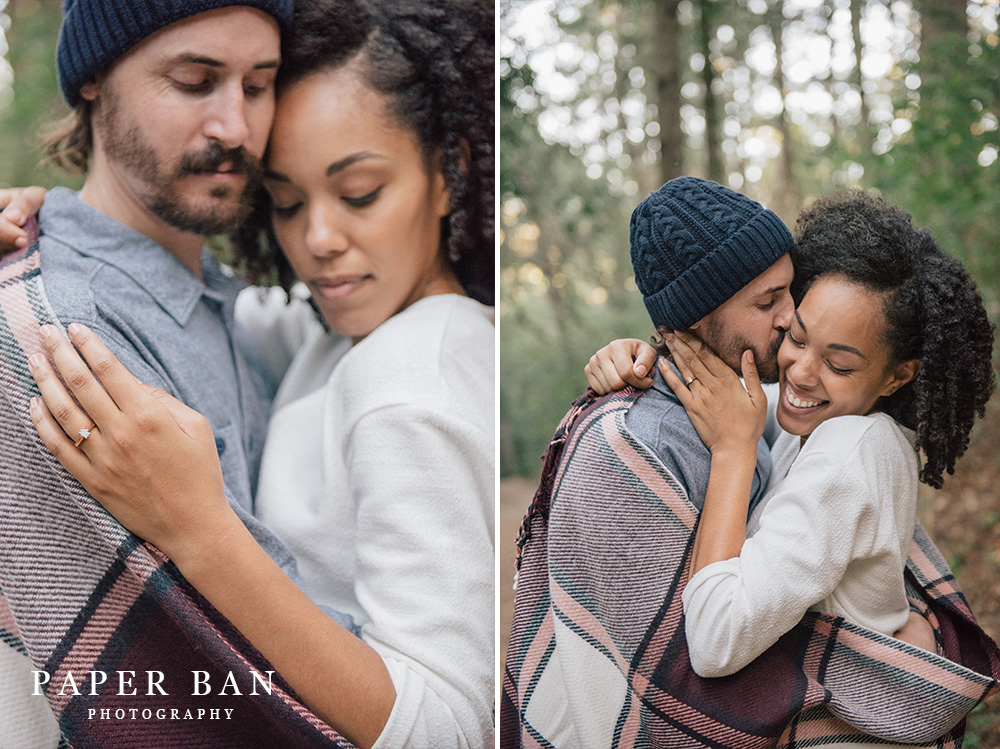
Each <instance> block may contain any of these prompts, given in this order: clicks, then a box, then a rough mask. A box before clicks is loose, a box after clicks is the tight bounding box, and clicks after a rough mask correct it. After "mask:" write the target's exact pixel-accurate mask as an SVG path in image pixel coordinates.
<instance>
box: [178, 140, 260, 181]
mask: <svg viewBox="0 0 1000 749" xmlns="http://www.w3.org/2000/svg"><path fill="white" fill-rule="evenodd" d="M223 164H228V165H229V168H228V170H227V171H229V172H230V173H232V174H242V175H245V176H246V177H248V178H249V179H250V181H251V182H256V181H258V180H259V179H260V177H261V176H262V174H263V172H264V169H263V166H262V165H261V162H260V159H258V158H256V157H255V156H253V155H252V154H251V153H250V152H249V151H247V150H246V149H245V148H243V147H242V146H238V147H237V148H223V147H222V146H220V145H219V144H218V143H212V144H210V145H209V147H208V148H206V149H205V150H204V151H201V152H200V153H188V154H185V155H184V157H183V158H182V159H181V161H180V163H179V164H178V165H177V174H178V176H183V175H185V174H203V173H205V172H217V171H219V170H220V169H221V167H222V165H223Z"/></svg>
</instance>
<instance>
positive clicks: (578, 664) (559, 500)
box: [501, 177, 990, 749]
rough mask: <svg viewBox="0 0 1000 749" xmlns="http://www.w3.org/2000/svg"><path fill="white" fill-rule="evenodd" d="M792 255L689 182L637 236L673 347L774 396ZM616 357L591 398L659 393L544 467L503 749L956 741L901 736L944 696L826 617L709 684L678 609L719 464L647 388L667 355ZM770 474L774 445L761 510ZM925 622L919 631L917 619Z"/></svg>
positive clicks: (761, 212) (523, 569)
mask: <svg viewBox="0 0 1000 749" xmlns="http://www.w3.org/2000/svg"><path fill="white" fill-rule="evenodd" d="M792 244H793V240H792V237H791V234H790V233H789V232H788V230H787V228H786V227H785V226H784V224H782V222H781V221H780V219H779V218H778V217H777V216H776V215H775V214H773V213H772V212H770V211H768V210H766V209H764V208H763V207H762V206H760V205H759V204H757V203H756V202H754V201H752V200H750V199H749V198H747V197H745V196H743V195H740V194H738V193H735V192H733V191H731V190H729V189H727V188H725V187H723V186H721V185H718V184H716V183H713V182H707V181H704V180H700V179H695V178H690V177H682V178H679V179H675V180H672V181H670V182H668V183H667V184H666V185H664V186H663V187H662V188H661V189H660V190H658V191H657V192H655V193H653V194H652V195H650V196H649V197H647V198H646V199H645V200H644V201H643V202H642V203H641V204H640V205H639V206H638V207H637V208H636V210H635V212H634V213H633V215H632V221H631V227H630V245H631V254H632V263H633V268H634V270H635V277H636V284H637V286H638V287H639V289H640V291H641V292H642V294H643V298H644V301H645V304H646V308H647V311H648V312H649V314H650V317H651V319H652V322H653V324H654V325H655V326H656V328H657V329H658V331H661V332H665V331H670V330H675V329H689V330H692V331H694V332H696V333H697V334H698V335H699V336H700V337H701V338H702V339H703V340H704V341H705V342H706V343H708V344H709V345H711V346H712V348H714V349H715V351H716V352H717V353H718V354H719V355H720V356H721V357H722V358H723V360H724V361H726V363H727V364H729V365H730V366H731V367H732V368H733V369H734V370H737V371H739V369H740V359H741V356H742V353H743V352H744V351H745V350H746V349H748V348H749V349H751V350H753V352H754V361H755V362H756V363H757V367H758V369H759V372H760V375H761V378H762V379H763V380H765V381H775V380H776V379H777V349H778V345H779V344H780V342H781V339H782V335H783V332H784V330H785V329H787V327H788V326H789V324H790V323H791V319H792V315H793V311H794V310H793V303H792V298H791V295H790V292H789V286H790V284H791V282H792V275H793V268H792V264H791V261H790V259H789V255H788V252H789V250H790V249H791V248H792ZM610 349H611V350H610V351H602V352H600V353H599V354H598V355H596V356H595V358H594V359H592V360H591V363H590V364H589V365H588V370H587V374H588V379H589V380H590V382H591V384H592V385H593V386H595V387H596V388H597V389H598V390H604V391H607V390H610V389H614V388H615V387H621V386H622V383H621V381H620V376H619V374H618V373H619V372H626V373H627V374H626V377H627V378H628V379H631V380H633V381H634V384H638V385H640V386H646V387H648V386H649V385H650V384H651V385H652V387H650V388H649V389H648V390H646V391H645V392H643V393H642V394H641V395H636V394H635V393H634V392H633V393H631V394H629V393H625V394H622V395H614V396H612V397H610V398H604V399H600V400H597V401H596V402H595V401H594V400H593V398H584V399H581V401H578V402H577V404H575V405H574V408H573V409H572V410H571V412H570V414H569V415H567V418H566V419H565V420H564V422H563V424H562V425H560V429H559V431H558V432H557V434H556V438H555V439H554V440H553V443H552V446H550V449H549V452H548V453H547V455H546V459H545V460H546V462H545V467H544V468H543V476H542V482H541V486H540V488H539V492H538V493H537V494H536V497H535V499H534V501H533V504H532V507H531V508H530V509H529V511H528V515H527V517H526V519H525V523H524V525H523V526H522V532H521V538H520V539H519V546H520V547H521V561H520V563H519V576H518V594H517V600H516V602H515V612H514V625H513V627H512V631H511V641H510V646H509V648H508V658H507V668H506V673H505V677H504V689H503V697H502V703H501V745H502V746H505V747H513V746H520V745H535V744H536V743H537V744H538V745H542V746H557V747H563V746H565V747H569V746H574V747H603V746H612V745H615V746H644V747H646V746H648V747H654V746H655V747H670V748H671V749H679V748H680V747H688V746H690V747H695V746H704V745H711V746H721V747H734V748H742V747H745V746H773V745H776V743H778V740H779V736H781V737H782V739H783V740H784V741H787V742H789V745H792V746H795V745H796V744H795V743H794V742H795V741H797V740H799V739H809V740H813V741H815V742H816V743H823V741H827V742H830V743H836V742H842V741H850V740H853V741H855V742H864V740H865V734H866V733H884V734H885V735H886V736H888V737H890V738H892V739H895V740H898V741H906V740H909V741H917V740H928V739H932V738H933V739H936V738H937V737H938V736H939V735H942V734H945V733H947V732H948V731H949V729H951V728H952V726H953V725H954V723H955V722H956V721H958V720H959V719H960V717H961V714H956V715H955V716H954V718H953V720H951V722H950V723H947V722H946V723H945V724H943V725H937V724H935V725H927V726H922V727H921V729H920V731H919V732H914V733H911V734H906V735H904V734H900V733H898V732H897V729H898V725H899V724H901V722H900V721H899V717H900V714H905V717H906V718H907V719H909V718H913V717H914V713H913V712H910V713H906V712H905V711H903V712H902V713H894V712H893V711H891V710H887V709H886V704H889V705H892V706H893V710H901V709H902V708H901V706H902V705H908V704H910V703H909V702H908V700H909V698H910V697H911V696H913V697H914V700H915V704H926V698H927V697H928V696H929V695H930V694H931V693H932V691H933V690H934V689H935V688H936V687H935V686H934V685H932V684H931V683H928V684H926V685H924V686H921V687H920V688H919V689H918V690H916V691H915V692H914V694H913V695H909V694H905V695H904V691H903V687H902V686H901V684H897V683H896V682H895V681H893V680H892V678H891V677H890V678H886V677H885V674H886V673H899V671H895V670H892V669H885V668H882V670H881V671H879V667H880V666H883V665H884V664H881V663H879V661H880V660H882V659H885V660H887V661H893V659H894V657H895V656H894V655H893V654H892V653H886V652H875V651H873V650H871V649H869V646H870V645H871V643H868V642H861V643H860V644H858V642H857V640H855V643H854V644H852V645H851V646H849V647H843V646H840V647H835V646H834V643H835V642H836V641H837V634H836V632H837V628H838V627H839V626H841V625H839V624H837V623H836V622H833V623H832V624H831V623H830V622H829V621H823V620H819V619H815V618H810V616H812V615H809V616H807V619H806V620H804V623H803V624H800V625H799V627H798V628H797V629H796V630H793V632H792V633H790V634H789V635H786V636H785V637H784V638H782V640H781V641H779V643H778V644H777V645H775V646H774V647H773V648H772V649H771V650H769V651H768V652H767V653H766V654H765V655H764V656H762V657H761V658H759V659H758V660H757V661H755V662H754V663H753V664H751V665H750V666H748V667H747V668H746V669H744V670H743V671H741V672H740V673H739V674H736V675H734V676H732V677H727V678H725V679H712V680H702V679H699V678H698V677H697V676H695V675H694V672H693V671H692V670H691V667H690V664H689V660H688V655H687V646H686V642H685V640H684V636H683V631H684V627H683V620H682V607H681V601H680V592H681V591H682V590H683V586H684V584H685V582H686V579H687V566H688V558H689V554H690V548H691V542H692V540H693V538H694V529H695V527H696V523H697V516H698V512H699V511H700V509H701V506H702V503H703V501H704V497H705V493H706V490H707V486H708V477H709V468H710V464H711V453H710V452H709V450H708V448H706V447H705V445H704V444H703V443H702V442H701V439H700V438H699V436H698V433H697V431H696V430H695V428H694V426H693V425H692V424H691V421H690V420H689V419H688V417H687V414H686V413H685V410H684V407H683V406H682V405H681V403H680V401H679V400H678V399H677V397H676V396H675V395H674V393H673V391H672V390H671V389H670V388H669V387H668V386H667V384H666V383H665V381H664V380H663V378H662V377H661V375H660V373H659V372H658V371H656V370H655V369H653V375H652V377H651V378H650V377H648V376H646V373H647V372H649V371H650V368H651V367H652V364H653V361H652V357H649V356H647V355H643V356H644V358H642V359H640V360H639V361H637V362H636V363H635V365H634V368H633V363H632V356H633V354H634V353H635V351H636V347H635V346H634V345H632V344H630V343H628V342H619V343H618V344H614V345H612V346H611V347H610ZM769 471H770V454H769V451H768V447H767V444H766V443H765V442H764V440H761V442H760V444H759V445H758V460H757V467H756V471H755V475H754V478H753V488H752V494H753V496H752V499H751V506H753V503H754V502H755V501H756V500H758V499H759V498H760V496H761V494H762V492H763V488H764V486H765V484H766V482H767V478H768V474H769ZM922 541H923V539H921V542H922ZM942 564H943V562H942ZM911 618H912V619H913V620H914V625H915V626H916V627H917V631H918V632H919V631H920V621H921V617H919V616H917V615H914V616H913V617H911ZM829 619H832V617H830V618H829ZM924 628H926V623H924ZM831 630H832V632H833V634H832V635H831V634H829V632H830V631H831ZM908 636H909V635H908ZM858 639H860V640H864V637H863V636H862V638H858ZM987 647H989V646H987ZM855 648H856V649H857V650H856V649H855ZM928 649H930V650H934V649H935V646H934V644H933V640H931V642H930V643H928ZM914 651H915V652H920V651H918V650H917V649H914ZM859 652H861V653H862V654H863V657H862V658H859V657H858V655H859ZM858 663H864V664H865V665H863V666H858V665H857V664H858ZM895 666H896V668H901V669H902V670H903V671H905V670H907V668H908V667H907V666H906V665H905V664H902V665H900V664H895ZM983 673H989V669H988V668H987V669H986V670H985V671H983ZM909 676H910V674H907V677H909ZM896 678H897V681H899V682H902V681H904V680H903V679H900V678H899V677H896ZM986 681H987V682H988V681H990V680H989V679H986ZM858 683H865V685H866V690H865V691H866V693H865V695H863V696H859V695H857V694H855V693H854V692H855V690H854V687H853V686H851V685H853V684H858ZM764 685H767V687H768V688H767V689H763V688H762V687H764ZM829 699H833V701H834V703H835V704H836V705H837V709H836V711H835V712H833V713H831V712H830V711H829V710H828V708H827V707H826V701H827V700H829ZM972 704H973V703H968V704H967V706H966V709H971V706H972ZM834 714H835V715H838V716H839V717H840V718H843V719H845V720H851V721H854V723H855V724H856V725H864V726H865V729H866V730H865V731H858V730H857V729H855V728H853V727H852V726H851V725H847V724H845V723H841V722H839V721H838V720H836V719H834V718H833V717H832V716H833V715H834ZM917 714H919V713H917ZM918 722H919V720H917V719H914V720H912V721H910V723H909V725H916V723H918ZM959 735H960V734H959ZM946 738H947V737H946ZM809 745H812V744H809ZM824 745H826V744H825V743H824ZM933 745H937V744H933Z"/></svg>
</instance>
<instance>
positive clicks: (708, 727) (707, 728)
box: [657, 693, 774, 749]
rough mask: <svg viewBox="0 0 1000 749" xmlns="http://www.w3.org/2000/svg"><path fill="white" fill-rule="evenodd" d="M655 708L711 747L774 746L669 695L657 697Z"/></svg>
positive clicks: (765, 748)
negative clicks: (694, 733) (703, 738)
mask: <svg viewBox="0 0 1000 749" xmlns="http://www.w3.org/2000/svg"><path fill="white" fill-rule="evenodd" d="M657 708H658V709H660V710H663V711H664V712H665V713H666V714H667V715H669V716H670V717H671V722H673V723H675V724H677V723H680V724H681V725H684V726H688V727H689V728H691V729H693V730H695V731H697V732H698V733H700V734H701V735H703V736H706V737H708V738H709V739H710V740H711V741H712V744H711V745H712V746H726V747H740V749H768V747H773V746H774V739H773V738H771V737H768V736H754V735H753V734H749V733H746V732H745V731H740V730H738V729H736V728H733V727H731V726H728V725H726V724H724V723H720V722H719V721H717V720H714V719H713V718H710V717H709V716H707V715H705V714H704V713H702V712H701V711H699V710H697V709H696V708H693V707H691V706H690V705H688V704H686V703H684V702H681V701H680V700H678V699H676V698H675V697H674V696H673V695H670V694H666V693H661V694H659V695H657ZM699 746H700V744H699Z"/></svg>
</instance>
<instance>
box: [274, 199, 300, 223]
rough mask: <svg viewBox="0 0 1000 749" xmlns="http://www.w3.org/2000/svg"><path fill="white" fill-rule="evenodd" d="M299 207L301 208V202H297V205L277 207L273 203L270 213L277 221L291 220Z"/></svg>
mask: <svg viewBox="0 0 1000 749" xmlns="http://www.w3.org/2000/svg"><path fill="white" fill-rule="evenodd" d="M301 207H302V201H299V202H298V203H292V204H291V205H278V204H277V203H273V204H272V205H271V213H272V214H273V215H274V217H275V218H278V219H282V218H291V217H292V216H294V215H295V214H296V213H297V212H298V210H299V208H301Z"/></svg>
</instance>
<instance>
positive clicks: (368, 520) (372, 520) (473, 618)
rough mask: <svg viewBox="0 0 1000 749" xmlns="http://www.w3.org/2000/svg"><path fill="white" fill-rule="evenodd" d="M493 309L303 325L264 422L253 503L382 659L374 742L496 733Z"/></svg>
mask: <svg viewBox="0 0 1000 749" xmlns="http://www.w3.org/2000/svg"><path fill="white" fill-rule="evenodd" d="M492 314H493V311H492V309H491V308H489V307H485V306H483V305H480V304H478V303H476V302H474V301H472V300H470V299H467V298H464V297H460V296H457V295H442V296H434V297H429V298H427V299H424V300H422V301H420V302H417V303H416V304H414V305H412V306H411V307H409V308H407V309H406V310H405V311H403V312H401V313H400V314H398V315H396V316H394V317H393V318H391V319H390V320H389V321H387V322H386V323H384V324H383V325H382V326H380V327H379V328H378V329H377V330H375V331H374V332H373V333H372V334H370V335H369V336H368V337H367V338H365V339H364V340H363V341H361V342H360V343H358V344H357V345H355V346H353V347H351V346H350V345H349V343H347V342H345V341H344V339H342V338H338V337H336V336H331V335H325V334H322V333H321V332H319V331H313V332H312V333H310V334H308V335H307V336H306V337H305V342H304V344H303V347H302V349H301V350H300V351H299V352H298V354H297V355H296V359H295V361H294V362H293V363H292V366H291V368H290V369H289V371H288V374H287V376H286V378H285V380H284V381H283V383H282V386H281V389H280V391H279V394H278V399H277V401H276V410H275V413H274V415H273V416H272V418H271V423H270V426H269V429H268V437H267V444H266V447H265V451H264V458H263V464H262V468H261V476H260V488H259V490H258V495H257V500H256V514H257V515H258V517H259V518H260V519H261V520H263V521H264V522H265V524H267V526H268V527H269V528H270V529H271V530H273V531H274V532H275V533H276V534H277V535H278V536H279V537H280V538H281V539H282V540H283V541H284V542H285V543H286V544H288V546H289V547H290V548H291V550H292V551H293V552H294V553H295V556H296V557H297V559H298V561H299V566H300V570H301V572H302V574H303V577H304V579H305V581H306V585H307V588H308V592H309V594H310V596H311V597H312V598H313V600H314V601H316V602H317V603H322V604H327V605H329V606H332V607H333V608H336V609H339V610H341V611H344V612H347V613H350V614H352V615H353V616H354V617H355V619H356V621H357V622H358V623H359V624H360V625H361V627H362V637H363V638H364V640H365V641H366V642H367V643H368V644H369V645H371V646H372V647H373V648H374V649H375V650H376V651H377V652H378V653H379V654H380V655H381V656H382V658H383V660H384V662H385V664H386V666H387V668H388V669H389V673H390V675H391V677H392V680H393V684H394V685H395V688H396V702H395V705H394V707H393V711H392V714H391V716H390V718H389V722H388V724H387V725H386V727H385V730H384V731H383V733H382V735H381V736H380V738H379V741H378V744H377V746H378V747H383V748H386V749H388V748H391V749H398V748H400V747H431V746H433V747H481V746H489V745H491V744H492V741H493V733H492V731H493V729H492V707H493V660H494V655H493V653H494V636H493V619H494V614H493V606H494V592H493V591H494V586H493V578H494V569H493V558H494V547H493V527H494V391H495V387H494V353H493V350H494V347H493V341H494V327H493V319H492ZM252 324H253V323H251V325H252ZM278 355H279V358H280V352H279V354H278ZM338 360H339V361H338ZM331 688H333V689H350V685H347V684H344V685H337V684H331Z"/></svg>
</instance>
